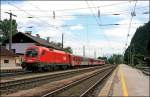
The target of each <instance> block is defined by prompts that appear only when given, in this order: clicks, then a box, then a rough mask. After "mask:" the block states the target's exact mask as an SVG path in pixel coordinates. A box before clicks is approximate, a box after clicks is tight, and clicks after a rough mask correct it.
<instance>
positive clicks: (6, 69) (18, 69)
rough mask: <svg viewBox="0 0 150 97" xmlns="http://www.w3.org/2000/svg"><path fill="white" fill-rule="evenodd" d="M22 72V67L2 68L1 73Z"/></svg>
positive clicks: (0, 68)
mask: <svg viewBox="0 0 150 97" xmlns="http://www.w3.org/2000/svg"><path fill="white" fill-rule="evenodd" d="M19 71H22V67H21V66H16V67H0V72H19Z"/></svg>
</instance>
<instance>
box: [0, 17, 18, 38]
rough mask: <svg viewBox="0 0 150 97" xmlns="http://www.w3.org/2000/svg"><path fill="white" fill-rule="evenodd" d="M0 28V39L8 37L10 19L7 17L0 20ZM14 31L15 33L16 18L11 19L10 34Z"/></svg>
mask: <svg viewBox="0 0 150 97" xmlns="http://www.w3.org/2000/svg"><path fill="white" fill-rule="evenodd" d="M0 30H1V33H0V34H1V38H0V41H4V40H6V39H8V37H9V33H10V20H8V19H4V20H0ZM16 33H17V23H16V20H12V35H14V34H16Z"/></svg>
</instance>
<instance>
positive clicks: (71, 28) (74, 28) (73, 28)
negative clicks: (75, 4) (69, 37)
mask: <svg viewBox="0 0 150 97" xmlns="http://www.w3.org/2000/svg"><path fill="white" fill-rule="evenodd" d="M83 29H84V27H83V26H82V25H81V24H77V25H75V26H71V27H70V30H83Z"/></svg>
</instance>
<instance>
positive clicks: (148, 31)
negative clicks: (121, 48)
mask: <svg viewBox="0 0 150 97" xmlns="http://www.w3.org/2000/svg"><path fill="white" fill-rule="evenodd" d="M144 57H150V21H149V22H148V23H146V24H144V25H143V26H140V27H139V28H137V30H136V32H135V34H134V36H133V37H132V39H131V43H130V45H129V46H128V48H127V49H126V51H125V54H124V61H125V63H126V64H130V63H131V61H132V63H133V64H132V65H136V64H142V61H144Z"/></svg>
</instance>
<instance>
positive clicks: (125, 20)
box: [1, 0, 149, 57]
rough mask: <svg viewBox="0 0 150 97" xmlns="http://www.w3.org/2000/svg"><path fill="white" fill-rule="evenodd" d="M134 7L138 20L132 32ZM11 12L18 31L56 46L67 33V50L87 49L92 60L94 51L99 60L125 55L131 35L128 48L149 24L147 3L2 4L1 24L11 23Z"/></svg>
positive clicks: (58, 2) (65, 42)
mask: <svg viewBox="0 0 150 97" xmlns="http://www.w3.org/2000/svg"><path fill="white" fill-rule="evenodd" d="M135 5H136V6H135ZM134 7H135V14H136V16H134V17H133V18H132V22H131V29H130V32H129V23H130V21H131V12H133V10H134ZM98 10H99V12H100V16H98ZM10 11H11V12H12V13H13V14H15V15H17V17H13V19H16V20H17V23H18V30H19V31H21V32H25V31H32V34H33V35H35V34H40V36H41V37H42V38H45V39H46V37H51V38H50V40H51V41H56V42H61V34H62V33H64V46H65V47H66V46H71V47H72V48H73V52H74V54H77V55H83V53H82V52H83V50H82V48H83V45H85V48H86V51H85V52H86V56H90V57H94V51H95V52H96V55H97V56H105V55H111V54H113V53H116V54H122V53H123V51H124V47H125V43H126V41H127V34H128V32H129V38H128V44H129V43H130V40H131V38H132V36H133V35H134V33H135V31H136V29H137V28H138V27H139V26H142V25H143V24H144V23H147V22H148V20H149V14H148V12H149V2H148V1H137V2H136V1H24V0H21V1H10V0H9V1H1V19H2V20H3V19H5V18H7V19H9V15H8V14H6V13H4V12H10ZM53 12H54V13H55V18H54V17H53ZM28 17H32V18H28ZM112 24H121V25H112Z"/></svg>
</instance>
